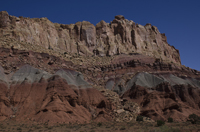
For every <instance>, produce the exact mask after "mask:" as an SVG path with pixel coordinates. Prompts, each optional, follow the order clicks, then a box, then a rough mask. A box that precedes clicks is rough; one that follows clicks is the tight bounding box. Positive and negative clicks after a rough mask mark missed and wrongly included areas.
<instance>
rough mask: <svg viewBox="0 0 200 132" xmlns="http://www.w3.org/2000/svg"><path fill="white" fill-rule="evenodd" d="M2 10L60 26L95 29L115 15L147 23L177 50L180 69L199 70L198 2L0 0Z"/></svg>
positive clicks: (177, 0) (171, 0)
mask: <svg viewBox="0 0 200 132" xmlns="http://www.w3.org/2000/svg"><path fill="white" fill-rule="evenodd" d="M3 10H5V11H7V12H8V13H9V14H10V15H13V16H24V17H30V18H34V17H37V18H40V17H47V18H48V19H49V20H50V21H52V22H57V23H62V24H70V23H76V22H78V21H83V20H85V21H89V22H91V23H93V24H94V25H96V24H97V23H98V22H99V21H101V20H104V21H106V22H110V21H112V20H113V19H114V16H115V15H124V17H125V18H126V19H129V20H133V21H134V22H136V23H139V24H141V25H145V24H146V23H151V24H152V25H154V26H156V27H158V29H159V31H160V32H161V33H165V34H166V36H167V40H168V43H169V44H170V45H173V46H174V47H175V48H177V49H179V51H180V55H181V61H182V64H183V65H185V66H188V67H191V68H193V69H197V70H200V60H199V57H200V52H199V50H200V42H199V38H200V0H151V1H150V0H137V1H135V0H99V1H95V0H4V1H1V4H0V11H3Z"/></svg>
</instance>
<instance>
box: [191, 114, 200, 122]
mask: <svg viewBox="0 0 200 132" xmlns="http://www.w3.org/2000/svg"><path fill="white" fill-rule="evenodd" d="M189 119H190V121H191V123H192V124H197V123H200V117H199V116H197V115H196V114H191V115H189Z"/></svg>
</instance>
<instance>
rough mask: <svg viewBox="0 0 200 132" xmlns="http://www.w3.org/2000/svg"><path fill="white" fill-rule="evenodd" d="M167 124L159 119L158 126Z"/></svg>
mask: <svg viewBox="0 0 200 132" xmlns="http://www.w3.org/2000/svg"><path fill="white" fill-rule="evenodd" d="M164 124H165V121H162V120H157V126H162V125H164Z"/></svg>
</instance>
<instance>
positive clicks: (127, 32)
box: [0, 11, 181, 64]
mask: <svg viewBox="0 0 200 132" xmlns="http://www.w3.org/2000/svg"><path fill="white" fill-rule="evenodd" d="M3 36H4V37H9V38H13V39H16V40H17V41H24V42H27V43H31V44H34V45H40V46H43V47H44V48H46V49H52V50H55V51H60V52H66V53H72V54H79V55H86V56H93V55H97V56H112V55H119V54H131V53H141V54H144V55H148V56H150V57H155V58H158V59H160V60H162V61H166V62H174V63H177V64H181V61H180V55H179V51H178V50H177V49H175V48H174V47H173V46H170V45H169V44H168V43H167V39H166V36H165V34H161V33H160V32H159V31H158V29H157V27H155V26H152V25H151V24H146V25H145V26H142V25H139V24H136V23H134V22H133V21H131V20H130V21H129V20H127V19H125V18H124V17H123V16H121V15H118V16H115V19H114V20H113V21H112V22H111V23H106V22H105V21H103V20H102V21H101V22H99V23H98V24H97V25H96V26H94V25H93V24H91V23H90V22H87V21H83V22H77V23H75V24H70V25H64V24H57V23H52V22H50V21H49V20H48V19H47V18H40V19H39V18H32V19H30V18H23V17H19V18H18V17H15V16H9V15H8V13H7V12H5V11H2V12H0V37H3Z"/></svg>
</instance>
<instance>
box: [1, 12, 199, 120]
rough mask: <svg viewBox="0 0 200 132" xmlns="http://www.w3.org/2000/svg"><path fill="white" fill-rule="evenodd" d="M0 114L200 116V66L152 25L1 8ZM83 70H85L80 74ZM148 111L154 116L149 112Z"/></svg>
mask: <svg viewBox="0 0 200 132" xmlns="http://www.w3.org/2000/svg"><path fill="white" fill-rule="evenodd" d="M0 66H1V67H0V120H5V119H8V118H15V119H16V120H19V121H22V120H34V121H37V122H51V123H56V122H59V123H64V122H66V123H69V122H71V123H76V122H78V123H84V122H89V121H91V120H93V121H97V122H101V121H106V120H115V121H131V120H135V118H136V116H137V114H138V113H140V114H141V115H143V116H146V117H150V118H151V119H154V120H157V119H162V120H166V119H167V118H168V117H173V118H174V120H176V121H185V120H187V117H188V115H189V114H193V113H195V114H197V115H199V116H200V112H199V108H200V105H199V104H200V100H199V96H200V91H199V89H200V72H199V71H197V70H194V69H191V68H189V67H186V66H183V65H181V61H180V56H179V51H178V50H177V49H175V48H174V47H173V46H170V45H169V44H168V43H167V39H166V36H165V34H161V33H160V32H159V31H158V29H157V28H156V27H155V26H152V25H151V24H146V25H145V26H142V25H139V24H136V23H135V22H133V21H129V20H127V19H125V18H124V17H123V16H122V15H118V16H115V19H114V20H113V21H112V22H111V23H106V22H105V21H101V22H99V23H98V24H96V26H94V25H93V24H91V23H90V22H87V21H83V22H77V23H75V24H70V25H65V24H58V23H52V22H50V21H49V20H48V19H47V18H31V19H30V18H24V17H15V16H10V15H9V14H8V13H7V12H5V11H2V12H0ZM83 76H84V77H85V78H83ZM148 119H149V118H148Z"/></svg>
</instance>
